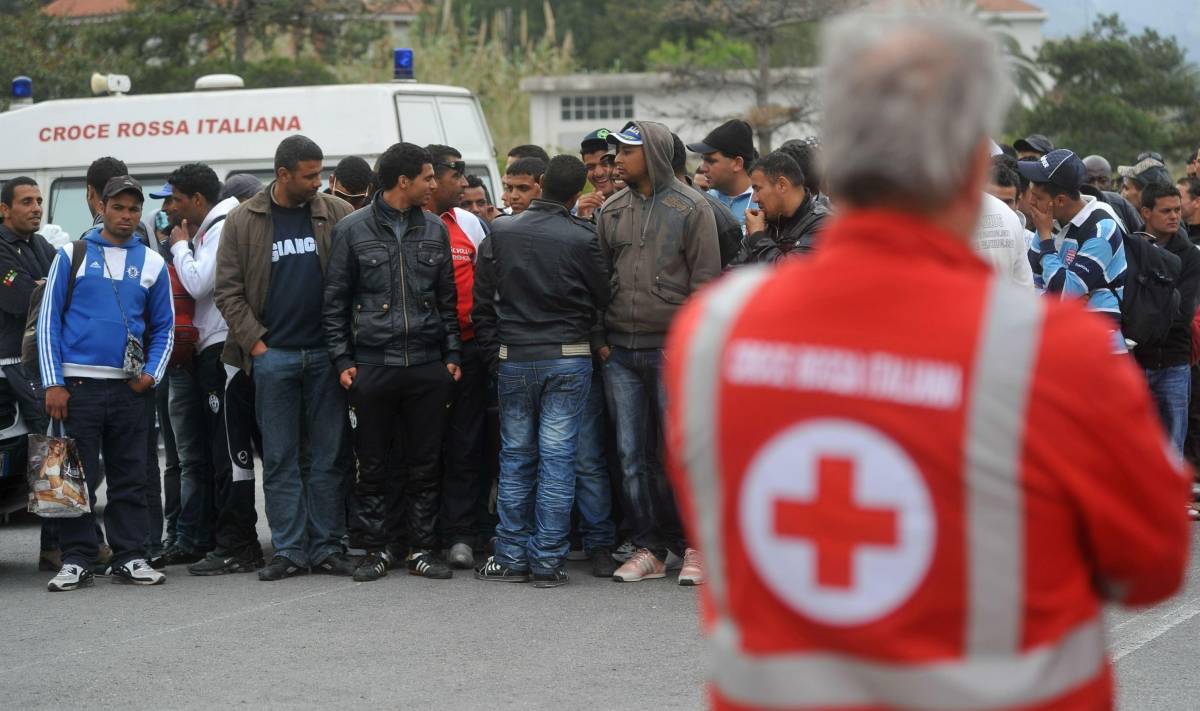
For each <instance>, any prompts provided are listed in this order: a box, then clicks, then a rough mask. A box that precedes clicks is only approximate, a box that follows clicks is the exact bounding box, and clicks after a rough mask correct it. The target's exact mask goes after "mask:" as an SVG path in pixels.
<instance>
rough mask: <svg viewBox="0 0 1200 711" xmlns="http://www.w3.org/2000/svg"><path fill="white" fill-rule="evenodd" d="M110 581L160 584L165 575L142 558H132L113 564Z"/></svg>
mask: <svg viewBox="0 0 1200 711" xmlns="http://www.w3.org/2000/svg"><path fill="white" fill-rule="evenodd" d="M112 581H113V582H114V583H123V584H125V585H162V584H163V583H165V582H167V576H165V575H163V574H162V572H161V571H158V570H155V569H154V568H151V567H150V564H149V563H147V562H146V561H145V560H144V559H142V558H134V559H133V560H131V561H128V562H126V563H124V564H122V565H116V566H113V571H112Z"/></svg>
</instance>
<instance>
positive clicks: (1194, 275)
mask: <svg viewBox="0 0 1200 711" xmlns="http://www.w3.org/2000/svg"><path fill="white" fill-rule="evenodd" d="M1133 239H1144V237H1142V236H1140V235H1133ZM1162 247H1163V248H1164V249H1166V250H1167V251H1168V252H1170V253H1172V254H1174V255H1175V256H1177V257H1179V263H1180V268H1179V281H1177V282H1176V284H1175V288H1177V289H1178V290H1179V310H1180V313H1179V314H1178V316H1177V317H1176V318H1175V322H1174V323H1173V324H1172V325H1171V330H1170V331H1169V332H1168V333H1167V338H1166V340H1165V341H1163V342H1162V343H1158V344H1154V345H1145V346H1137V347H1135V348H1134V349H1133V356H1134V357H1135V358H1136V359H1137V362H1138V365H1140V366H1142V367H1143V368H1150V369H1153V370H1157V369H1159V368H1169V367H1171V366H1176V365H1187V364H1188V363H1190V362H1191V357H1192V319H1193V318H1194V317H1195V315H1196V300H1197V298H1198V297H1200V249H1198V248H1197V247H1196V246H1195V245H1194V244H1192V241H1191V240H1190V239H1188V237H1187V232H1186V230H1185V229H1184V228H1180V230H1179V231H1178V232H1176V233H1175V234H1174V235H1172V236H1171V239H1169V240H1167V242H1166V244H1163V245H1162Z"/></svg>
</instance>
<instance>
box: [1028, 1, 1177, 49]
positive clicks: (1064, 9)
mask: <svg viewBox="0 0 1200 711" xmlns="http://www.w3.org/2000/svg"><path fill="white" fill-rule="evenodd" d="M1029 2H1030V3H1032V4H1034V5H1037V6H1039V7H1041V8H1043V9H1044V10H1045V11H1046V12H1047V13H1048V14H1049V15H1050V19H1048V20H1047V21H1046V24H1045V25H1043V32H1044V33H1045V35H1046V36H1047V37H1062V36H1064V35H1077V34H1080V33H1081V32H1083V31H1084V30H1085V29H1086V28H1087V27H1088V25H1089V24H1090V22H1091V21H1094V20H1095V19H1096V16H1097V15H1101V14H1104V15H1108V14H1112V13H1114V12H1115V13H1117V14H1118V15H1120V16H1121V20H1122V21H1123V22H1124V23H1125V26H1126V27H1128V28H1129V29H1130V31H1131V32H1133V33H1135V34H1137V33H1140V32H1141V31H1142V28H1144V27H1150V28H1152V29H1154V30H1156V31H1157V32H1158V33H1159V34H1163V35H1175V37H1176V38H1177V39H1178V40H1179V43H1180V44H1181V45H1183V47H1184V48H1185V49H1186V50H1187V52H1188V56H1189V58H1190V59H1191V61H1193V62H1197V63H1200V3H1198V2H1196V1H1195V0H1140V1H1139V2H1130V0H1029Z"/></svg>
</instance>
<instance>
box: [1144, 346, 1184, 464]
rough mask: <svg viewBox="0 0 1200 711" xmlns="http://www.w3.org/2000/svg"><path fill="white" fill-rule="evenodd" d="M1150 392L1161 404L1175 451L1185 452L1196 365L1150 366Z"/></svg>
mask: <svg viewBox="0 0 1200 711" xmlns="http://www.w3.org/2000/svg"><path fill="white" fill-rule="evenodd" d="M1146 382H1147V383H1149V385H1150V394H1151V395H1153V396H1154V402H1155V403H1157V404H1158V414H1159V417H1161V418H1162V422H1163V427H1164V428H1166V430H1167V436H1168V437H1170V438H1171V444H1173V445H1175V451H1176V452H1179V453H1180V454H1181V455H1182V454H1183V445H1184V440H1186V439H1187V429H1188V402H1189V400H1190V398H1191V395H1192V369H1191V368H1190V367H1189V366H1186V365H1173V366H1170V367H1168V368H1158V369H1157V370H1150V369H1147V370H1146Z"/></svg>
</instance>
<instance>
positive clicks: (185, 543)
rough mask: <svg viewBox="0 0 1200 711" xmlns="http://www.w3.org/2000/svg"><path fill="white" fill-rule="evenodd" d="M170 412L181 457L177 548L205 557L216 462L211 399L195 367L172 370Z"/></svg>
mask: <svg viewBox="0 0 1200 711" xmlns="http://www.w3.org/2000/svg"><path fill="white" fill-rule="evenodd" d="M167 380H168V381H169V382H170V389H171V395H170V401H169V403H170V404H169V410H170V415H171V429H172V431H173V432H174V434H175V447H176V450H177V451H178V453H179V468H180V472H179V518H178V519H177V520H176V523H175V535H176V538H175V545H176V546H177V547H178V548H180V549H182V550H185V551H196V552H200V553H204V552H207V551H210V550H212V548H213V523H214V520H215V518H216V514H215V512H214V509H213V461H212V441H213V440H212V436H213V433H211V432H209V427H208V420H209V416H208V413H207V412H206V410H207V408H208V407H209V403H208V396H207V393H206V392H205V390H204V387H203V386H202V385H201V384H200V378H199V375H198V373H197V372H196V369H195V364H193V365H191V366H187V367H182V368H172V369H171V370H170V373H169V374H168V375H167Z"/></svg>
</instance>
